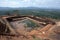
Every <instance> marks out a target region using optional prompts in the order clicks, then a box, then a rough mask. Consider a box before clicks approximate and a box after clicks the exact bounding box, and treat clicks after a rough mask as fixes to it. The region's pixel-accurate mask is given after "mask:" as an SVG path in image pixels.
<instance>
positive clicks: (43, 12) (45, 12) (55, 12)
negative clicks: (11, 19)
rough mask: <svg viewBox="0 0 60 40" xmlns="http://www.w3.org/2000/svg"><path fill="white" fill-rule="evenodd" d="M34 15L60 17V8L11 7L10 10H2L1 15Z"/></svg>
mask: <svg viewBox="0 0 60 40" xmlns="http://www.w3.org/2000/svg"><path fill="white" fill-rule="evenodd" d="M12 14H18V15H19V14H20V15H33V16H39V17H49V18H55V19H60V10H59V9H39V8H33V9H32V8H29V9H28V8H23V9H22V8H21V9H10V10H0V15H12Z"/></svg>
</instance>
